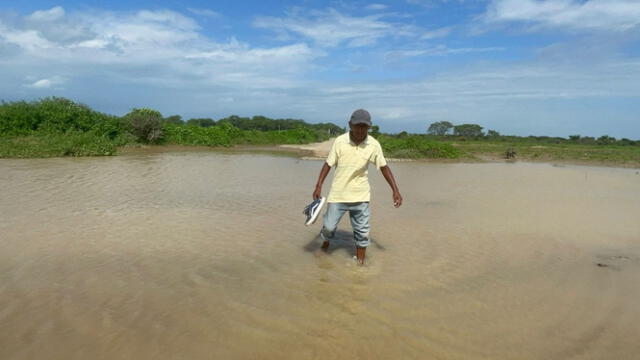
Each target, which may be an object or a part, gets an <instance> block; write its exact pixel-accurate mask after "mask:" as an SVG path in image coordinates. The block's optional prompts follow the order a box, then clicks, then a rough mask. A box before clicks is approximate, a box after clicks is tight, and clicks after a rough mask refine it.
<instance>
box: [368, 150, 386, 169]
mask: <svg viewBox="0 0 640 360" xmlns="http://www.w3.org/2000/svg"><path fill="white" fill-rule="evenodd" d="M372 160H373V161H372V163H374V164H376V167H377V168H378V170H380V168H381V167H384V166H387V160H386V159H385V158H384V154H382V146H380V145H378V146H376V150H375V151H374V153H373V159H372Z"/></svg>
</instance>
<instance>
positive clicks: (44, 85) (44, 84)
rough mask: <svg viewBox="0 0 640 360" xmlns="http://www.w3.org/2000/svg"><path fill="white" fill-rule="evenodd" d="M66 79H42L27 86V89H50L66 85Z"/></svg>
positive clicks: (56, 77) (58, 77) (54, 77)
mask: <svg viewBox="0 0 640 360" xmlns="http://www.w3.org/2000/svg"><path fill="white" fill-rule="evenodd" d="M64 82H65V79H63V78H62V77H60V76H53V77H51V78H48V79H46V78H45V79H40V80H37V81H35V82H33V83H30V84H27V85H26V86H27V87H30V88H35V89H49V88H51V87H54V86H57V85H62V84H64Z"/></svg>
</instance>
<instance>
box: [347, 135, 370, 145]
mask: <svg viewBox="0 0 640 360" xmlns="http://www.w3.org/2000/svg"><path fill="white" fill-rule="evenodd" d="M347 134H348V135H347V136H348V137H349V143H350V144H353V145H354V146H360V145H368V144H369V134H367V137H365V138H364V140H362V142H361V143H360V144H358V145H356V143H355V142H354V141H353V140H351V134H349V133H347Z"/></svg>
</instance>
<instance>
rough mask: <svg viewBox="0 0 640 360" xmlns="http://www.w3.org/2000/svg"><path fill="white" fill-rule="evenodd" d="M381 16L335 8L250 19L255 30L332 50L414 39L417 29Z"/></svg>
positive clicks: (297, 11)
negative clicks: (292, 36) (294, 36)
mask: <svg viewBox="0 0 640 360" xmlns="http://www.w3.org/2000/svg"><path fill="white" fill-rule="evenodd" d="M382 17H383V15H380V14H376V15H369V16H360V17H355V16H349V15H345V14H342V13H340V12H338V11H337V10H335V9H328V10H326V11H308V12H305V13H304V14H301V11H299V10H294V11H293V12H292V13H290V14H289V16H287V17H284V18H278V17H271V16H262V17H258V18H256V19H255V20H254V22H253V25H254V26H255V27H258V28H266V29H271V30H274V31H276V32H279V33H280V34H281V35H283V37H286V36H287V35H288V34H290V33H293V34H297V35H301V36H303V37H304V38H307V39H311V40H313V41H314V42H315V43H316V44H318V45H320V46H326V47H333V46H338V45H341V44H346V45H348V46H352V47H358V46H368V45H373V44H375V43H376V42H378V40H380V39H382V38H385V37H391V36H396V37H398V36H401V37H416V36H418V35H419V31H420V29H417V28H416V27H413V26H408V25H405V24H395V23H391V22H387V21H383V20H382Z"/></svg>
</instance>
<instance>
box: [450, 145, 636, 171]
mask: <svg viewBox="0 0 640 360" xmlns="http://www.w3.org/2000/svg"><path fill="white" fill-rule="evenodd" d="M452 145H453V146H454V147H455V148H457V149H459V150H460V151H461V152H463V154H464V156H465V157H468V158H480V159H482V158H486V157H489V158H493V159H504V158H505V154H506V152H507V150H508V149H513V150H515V152H516V159H520V160H526V161H561V162H577V163H593V164H610V165H622V166H640V146H623V145H597V144H593V145H584V144H571V143H562V144H550V143H549V144H540V143H535V142H532V143H527V142H494V141H487V140H482V141H464V142H455V143H452Z"/></svg>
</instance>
